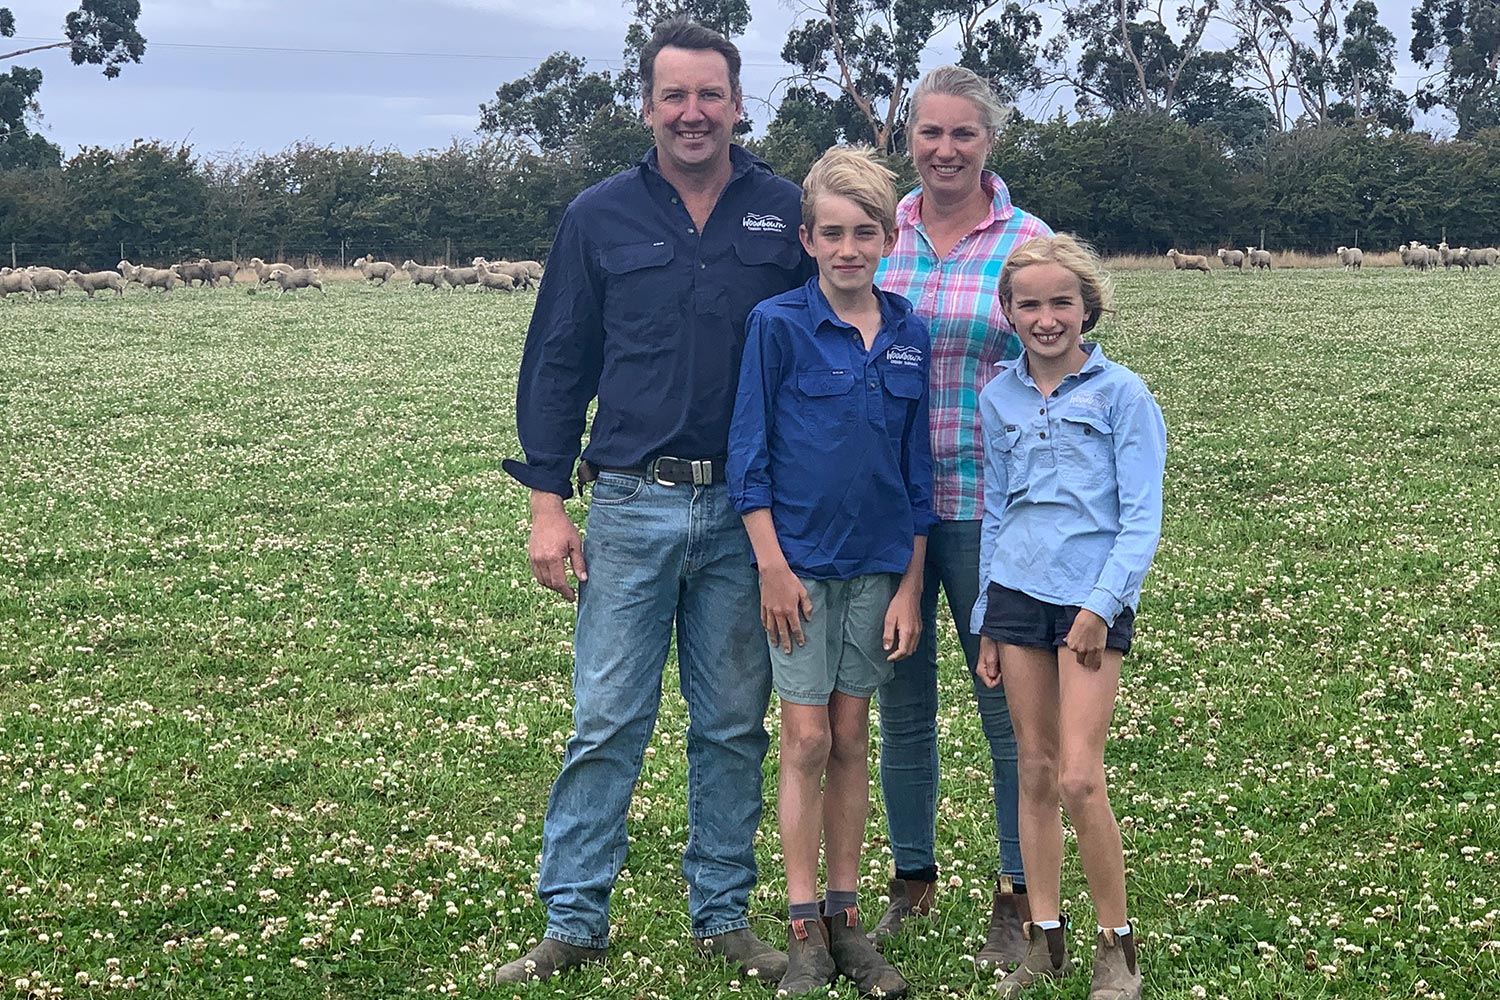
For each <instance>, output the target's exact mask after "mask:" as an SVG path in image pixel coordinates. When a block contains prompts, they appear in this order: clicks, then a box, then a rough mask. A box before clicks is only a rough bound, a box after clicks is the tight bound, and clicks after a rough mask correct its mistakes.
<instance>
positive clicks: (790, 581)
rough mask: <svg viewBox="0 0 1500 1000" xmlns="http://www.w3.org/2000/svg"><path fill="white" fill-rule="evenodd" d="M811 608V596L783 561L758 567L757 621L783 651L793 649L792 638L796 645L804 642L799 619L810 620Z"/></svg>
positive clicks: (802, 644) (788, 651)
mask: <svg viewBox="0 0 1500 1000" xmlns="http://www.w3.org/2000/svg"><path fill="white" fill-rule="evenodd" d="M812 612H813V606H812V598H811V597H808V596H807V588H806V587H804V586H802V581H801V580H799V579H797V574H796V573H793V572H792V571H791V568H790V567H788V566H787V565H786V564H785V563H782V564H781V565H780V566H778V567H776V568H774V569H763V570H761V573H760V623H761V624H762V625H764V626H765V628H766V635H768V636H770V637H771V641H772V642H773V643H775V644H776V645H777V646H779V647H781V651H782V652H783V653H790V652H791V651H792V642H793V640H795V641H796V643H797V645H799V646H805V645H807V640H806V639H805V638H804V637H803V635H802V622H803V621H804V620H806V621H812Z"/></svg>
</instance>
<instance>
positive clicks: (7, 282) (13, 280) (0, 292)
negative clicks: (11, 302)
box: [0, 268, 37, 299]
mask: <svg viewBox="0 0 1500 1000" xmlns="http://www.w3.org/2000/svg"><path fill="white" fill-rule="evenodd" d="M6 271H7V273H6V274H3V275H0V299H3V298H5V297H6V296H7V295H9V294H10V293H12V292H30V293H31V297H32V298H36V297H37V294H36V286H35V285H33V284H32V283H31V275H29V274H27V273H26V272H25V271H12V270H10V269H9V268H6Z"/></svg>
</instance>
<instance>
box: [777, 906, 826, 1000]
mask: <svg viewBox="0 0 1500 1000" xmlns="http://www.w3.org/2000/svg"><path fill="white" fill-rule="evenodd" d="M837 977H838V970H837V969H835V968H834V965H833V956H832V955H830V954H829V953H828V928H826V927H824V926H823V921H821V920H793V921H792V922H791V924H790V925H789V926H788V927H787V932H786V975H785V976H783V977H782V978H781V986H780V988H778V989H777V991H776V992H777V993H778V994H781V993H785V994H787V995H788V996H794V997H795V996H801V995H803V994H804V993H812V992H814V991H817V990H824V989H827V987H828V984H829V983H831V982H833V981H834V979H836V978H837Z"/></svg>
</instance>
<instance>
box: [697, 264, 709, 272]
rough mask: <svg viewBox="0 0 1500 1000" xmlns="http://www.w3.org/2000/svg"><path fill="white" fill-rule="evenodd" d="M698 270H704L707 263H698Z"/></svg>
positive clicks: (706, 268)
mask: <svg viewBox="0 0 1500 1000" xmlns="http://www.w3.org/2000/svg"><path fill="white" fill-rule="evenodd" d="M698 270H700V271H706V270H708V265H707V264H699V265H698Z"/></svg>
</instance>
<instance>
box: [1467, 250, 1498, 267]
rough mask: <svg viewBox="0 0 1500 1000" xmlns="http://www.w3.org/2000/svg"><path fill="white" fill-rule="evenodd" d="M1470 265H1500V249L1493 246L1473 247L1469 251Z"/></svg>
mask: <svg viewBox="0 0 1500 1000" xmlns="http://www.w3.org/2000/svg"><path fill="white" fill-rule="evenodd" d="M1469 266H1470V267H1475V268H1479V267H1500V249H1496V248H1495V247H1475V248H1474V249H1473V250H1470V251H1469Z"/></svg>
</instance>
